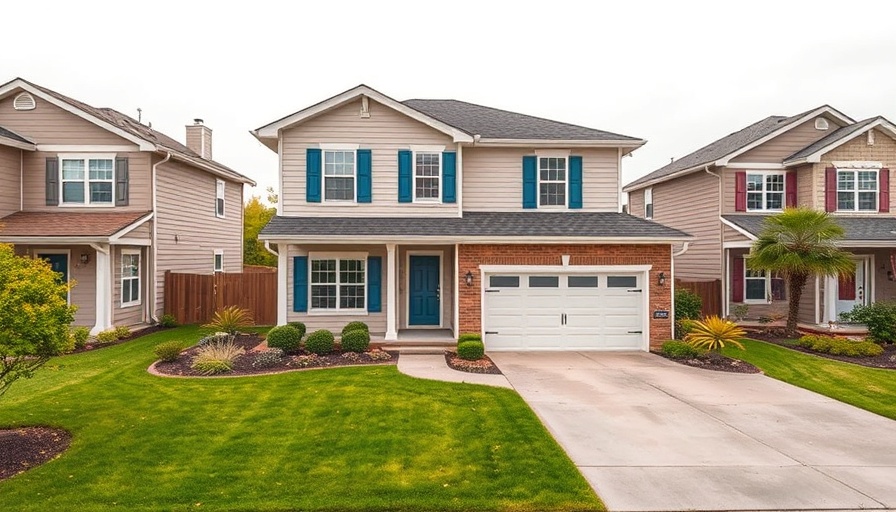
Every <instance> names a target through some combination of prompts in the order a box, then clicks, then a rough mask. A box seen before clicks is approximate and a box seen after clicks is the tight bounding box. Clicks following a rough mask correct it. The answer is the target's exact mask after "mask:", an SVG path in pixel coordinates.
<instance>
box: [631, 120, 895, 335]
mask: <svg viewBox="0 0 896 512" xmlns="http://www.w3.org/2000/svg"><path fill="white" fill-rule="evenodd" d="M894 138H896V127H894V126H893V124H891V123H890V122H889V121H887V120H886V119H884V118H882V117H875V118H872V119H866V120H864V121H860V122H855V121H854V120H852V119H850V118H849V117H847V116H846V115H844V114H842V113H841V112H839V111H837V110H835V109H833V108H831V107H829V106H826V105H825V106H822V107H819V108H816V109H813V110H810V111H808V112H803V113H802V114H798V115H795V116H791V117H782V116H771V117H767V118H765V119H763V120H761V121H759V122H757V123H754V124H752V125H750V126H748V127H746V128H744V129H742V130H739V131H737V132H734V133H732V134H730V135H728V136H726V137H723V138H721V139H719V140H717V141H715V142H713V143H711V144H709V145H708V146H705V147H703V148H701V149H698V150H697V151H695V152H693V153H691V154H689V155H687V156H685V157H682V158H680V159H678V160H675V161H673V162H672V163H670V164H669V165H666V166H665V167H662V168H660V169H658V170H656V171H654V172H652V173H650V174H648V175H646V176H644V177H642V178H640V179H637V180H635V181H634V182H632V183H630V184H628V185H627V186H626V187H625V188H624V190H625V191H626V192H628V194H629V206H630V212H631V213H632V214H633V215H638V216H641V217H644V218H651V219H653V220H656V221H657V222H662V223H663V224H666V225H669V226H673V227H676V228H678V229H682V230H685V231H687V232H688V233H691V234H693V235H694V236H695V238H696V239H695V241H694V242H692V243H691V245H690V250H689V251H688V252H687V253H686V254H684V255H682V256H679V257H677V258H676V259H675V273H676V277H678V278H680V279H682V280H685V281H708V280H714V279H721V280H722V292H721V293H722V299H723V300H722V304H723V313H724V314H726V315H727V314H729V313H730V312H731V311H732V307H733V306H734V305H736V304H747V305H748V306H749V309H748V311H749V313H748V318H750V319H756V318H758V317H760V316H764V315H770V314H773V313H786V305H785V304H784V302H785V301H786V299H787V296H788V293H789V290H788V289H787V286H786V285H785V283H784V280H783V279H781V278H780V276H776V275H767V274H766V273H764V272H759V271H751V270H749V269H747V266H746V265H745V259H744V258H745V257H746V256H747V254H748V252H749V248H750V245H751V243H752V242H753V241H754V240H755V239H756V238H757V235H758V234H759V233H760V232H761V231H762V226H763V220H764V219H765V218H766V217H768V216H770V215H773V214H774V213H776V212H780V211H781V210H782V209H783V208H784V207H786V206H796V205H801V206H807V207H809V208H815V209H818V210H823V211H827V212H830V213H831V214H832V215H833V216H835V218H836V220H837V221H838V222H839V223H840V224H841V225H842V226H843V228H844V229H845V231H846V236H845V240H843V241H842V242H841V244H840V245H841V246H842V247H843V248H845V249H847V250H849V251H850V252H852V253H853V254H854V255H855V256H854V258H855V263H856V274H855V277H850V278H843V279H839V280H838V279H824V278H819V279H815V280H811V281H810V282H809V283H808V284H807V286H806V289H805V290H804V291H803V296H802V302H801V308H800V318H799V320H800V322H801V323H803V324H806V325H819V324H827V323H828V322H830V321H837V319H838V318H839V315H840V313H843V312H844V311H849V310H851V309H852V308H853V307H854V306H855V305H856V304H868V303H870V302H874V301H876V300H882V299H892V298H894V297H896V282H894V281H893V279H894V277H893V271H894V269H893V266H894V250H896V215H894V214H893V213H891V209H892V204H891V203H892V201H891V195H892V194H891V192H892V187H893V185H891V184H890V171H889V169H890V168H891V166H893V165H894V164H896V140H894Z"/></svg>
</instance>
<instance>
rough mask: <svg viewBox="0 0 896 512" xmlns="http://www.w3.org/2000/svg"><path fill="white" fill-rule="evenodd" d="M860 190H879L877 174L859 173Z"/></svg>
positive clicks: (871, 172)
mask: <svg viewBox="0 0 896 512" xmlns="http://www.w3.org/2000/svg"><path fill="white" fill-rule="evenodd" d="M858 174H859V190H877V172H876V171H859V173H858Z"/></svg>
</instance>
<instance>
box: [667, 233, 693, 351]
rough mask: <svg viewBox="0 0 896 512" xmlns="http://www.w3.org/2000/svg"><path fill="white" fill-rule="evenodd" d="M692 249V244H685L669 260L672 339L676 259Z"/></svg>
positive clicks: (673, 331) (673, 334)
mask: <svg viewBox="0 0 896 512" xmlns="http://www.w3.org/2000/svg"><path fill="white" fill-rule="evenodd" d="M690 247H691V242H684V243H683V244H681V250H680V251H677V252H673V253H672V258H670V259H669V274H671V275H670V276H669V281H670V283H671V284H670V285H669V290H670V292H671V293H672V301H671V302H672V307H671V308H669V309H670V310H671V314H672V337H673V338H674V337H675V258H677V257H678V256H681V255H682V254H684V253H686V252H688V249H689V248H690Z"/></svg>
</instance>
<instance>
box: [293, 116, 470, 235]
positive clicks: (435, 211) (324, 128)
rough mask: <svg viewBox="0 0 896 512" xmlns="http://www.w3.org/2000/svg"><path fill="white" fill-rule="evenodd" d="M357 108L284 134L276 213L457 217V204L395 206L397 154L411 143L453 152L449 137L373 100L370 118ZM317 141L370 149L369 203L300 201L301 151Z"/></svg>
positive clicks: (302, 178) (302, 197)
mask: <svg viewBox="0 0 896 512" xmlns="http://www.w3.org/2000/svg"><path fill="white" fill-rule="evenodd" d="M360 110H361V101H360V100H358V101H353V102H351V103H349V104H346V105H344V106H342V107H339V108H336V109H334V110H331V111H330V112H327V113H325V114H322V115H320V116H318V117H316V118H313V119H310V120H308V121H305V122H304V123H302V124H300V125H299V126H296V127H295V128H291V129H289V130H285V131H284V132H283V134H282V166H283V170H282V180H283V186H282V190H281V191H280V202H281V205H282V212H281V214H282V215H322V216H335V215H348V216H368V215H369V216H382V215H395V216H398V215H416V216H420V215H426V216H445V217H450V216H456V215H457V214H458V205H457V204H419V203H398V151H399V150H401V149H409V148H410V146H411V145H439V146H445V149H446V150H448V151H453V150H454V149H455V146H454V143H453V141H452V139H451V137H449V136H447V135H445V134H443V133H441V132H439V131H436V130H434V129H433V128H430V127H428V126H426V125H424V124H421V123H419V122H417V121H415V120H413V119H411V118H409V117H406V116H404V115H403V114H400V113H398V112H396V111H395V110H392V109H390V108H388V107H386V106H384V105H381V104H379V103H376V102H375V101H373V100H370V102H369V110H370V117H369V118H367V119H364V118H361V117H360ZM321 143H328V144H359V145H360V148H361V149H370V150H372V153H371V158H372V188H373V190H372V192H373V197H372V202H371V203H369V204H356V203H352V204H342V205H340V204H338V203H326V202H323V203H311V204H309V203H306V202H305V151H306V150H307V149H308V148H309V147H312V148H315V147H318V145H319V144H321ZM464 158H466V154H464ZM464 167H466V162H464Z"/></svg>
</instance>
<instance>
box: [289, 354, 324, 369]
mask: <svg viewBox="0 0 896 512" xmlns="http://www.w3.org/2000/svg"><path fill="white" fill-rule="evenodd" d="M295 363H296V366H298V367H299V368H308V367H309V366H318V365H319V364H320V356H319V355H317V354H307V355H304V356H298V357H296V358H295Z"/></svg>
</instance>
